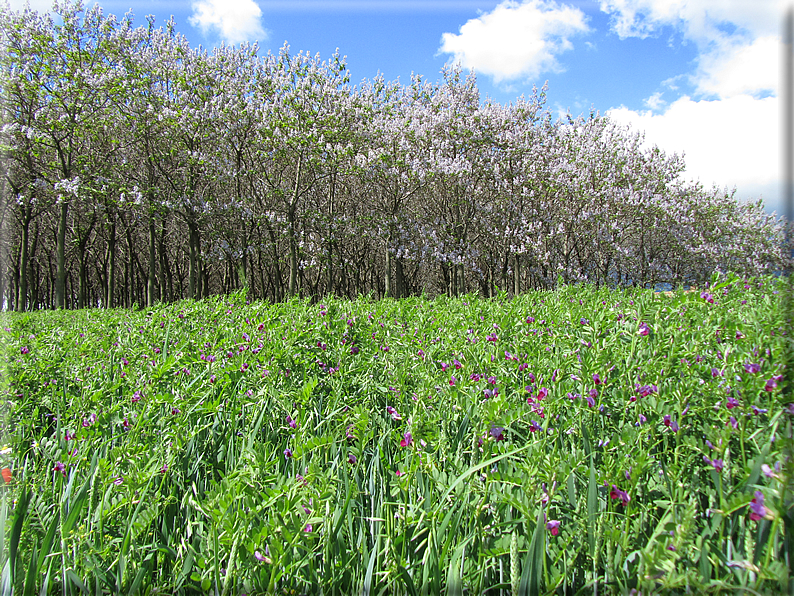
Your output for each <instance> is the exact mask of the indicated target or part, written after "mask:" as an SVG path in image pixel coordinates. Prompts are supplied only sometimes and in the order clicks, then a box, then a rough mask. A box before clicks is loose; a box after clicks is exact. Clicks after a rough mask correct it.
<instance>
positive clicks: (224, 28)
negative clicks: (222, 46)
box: [188, 0, 267, 44]
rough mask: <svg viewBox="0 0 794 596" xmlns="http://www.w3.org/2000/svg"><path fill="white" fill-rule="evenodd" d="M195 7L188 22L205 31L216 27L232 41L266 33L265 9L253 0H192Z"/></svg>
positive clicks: (262, 38)
mask: <svg viewBox="0 0 794 596" xmlns="http://www.w3.org/2000/svg"><path fill="white" fill-rule="evenodd" d="M192 8H193V14H192V15H190V17H189V18H188V22H189V23H190V24H191V25H193V26H194V27H198V28H200V29H201V30H202V31H203V32H204V34H205V35H206V34H207V32H209V31H210V30H217V31H218V33H219V34H220V37H221V38H222V39H224V40H226V41H227V42H228V43H231V44H236V43H240V42H243V41H263V40H264V39H266V37H267V34H266V33H265V30H264V29H263V28H262V24H261V22H260V19H261V17H262V9H261V8H259V6H258V5H257V4H256V2H254V0H193V2H192Z"/></svg>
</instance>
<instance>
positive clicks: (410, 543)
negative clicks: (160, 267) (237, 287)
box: [0, 278, 792, 596]
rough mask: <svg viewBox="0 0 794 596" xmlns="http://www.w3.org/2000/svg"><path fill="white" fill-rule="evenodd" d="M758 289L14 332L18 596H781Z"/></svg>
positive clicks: (771, 293) (149, 316)
mask: <svg viewBox="0 0 794 596" xmlns="http://www.w3.org/2000/svg"><path fill="white" fill-rule="evenodd" d="M746 284H747V286H748V287H747V288H745V280H740V279H733V278H732V279H725V278H723V279H719V280H718V279H716V278H715V280H714V283H713V287H712V288H711V289H710V290H709V292H710V293H711V294H712V295H713V296H714V299H715V302H714V303H713V304H711V303H709V302H707V301H706V300H704V299H703V298H701V296H700V295H699V294H698V293H691V294H686V295H685V294H683V293H682V292H678V293H676V294H675V295H674V296H670V297H666V296H662V295H658V294H654V293H652V292H649V291H644V290H636V291H614V290H608V289H600V290H596V289H594V288H592V287H563V288H561V289H559V290H557V291H554V292H537V293H531V294H527V295H522V296H519V297H516V298H514V299H511V300H508V299H507V298H505V297H501V298H499V299H494V300H483V299H481V298H478V297H475V296H467V297H463V298H460V299H445V298H439V299H436V300H434V301H429V300H425V299H419V298H414V299H406V300H401V301H394V300H384V301H379V302H375V301H371V300H368V299H366V298H361V299H359V300H357V301H354V302H349V301H343V300H337V299H328V300H326V301H324V302H323V303H322V304H312V303H311V302H309V301H299V300H293V301H290V302H288V303H285V304H276V305H270V304H264V303H253V304H250V305H249V304H246V302H245V297H244V295H242V294H236V295H233V296H230V297H225V298H216V299H211V300H206V301H201V302H192V301H184V302H180V303H177V304H172V305H163V306H158V307H157V308H154V309H153V310H151V311H140V312H130V311H124V310H113V311H99V310H84V311H56V312H37V313H31V314H12V315H7V316H5V318H4V323H3V327H4V331H3V332H2V343H3V350H4V354H5V361H6V367H5V370H4V373H3V381H4V383H5V384H6V386H7V388H8V392H7V395H8V400H7V403H6V411H5V414H4V418H3V421H4V423H3V431H4V432H3V438H2V442H3V443H4V451H3V455H0V458H2V459H0V467H8V468H9V469H10V471H11V473H12V475H13V478H12V480H11V482H10V483H8V484H6V485H4V486H3V488H2V499H3V500H2V503H0V507H1V509H0V517H2V518H3V519H0V522H2V523H3V525H4V527H5V528H6V530H5V533H4V540H3V542H2V543H1V544H0V568H2V575H0V594H2V595H5V594H10V593H11V589H12V587H13V593H14V594H25V595H27V594H47V593H59V594H70V595H76V594H81V593H84V594H131V593H141V594H156V593H157V594H198V593H213V594H219V595H221V594H223V595H226V594H234V595H239V594H248V595H249V596H250V595H252V594H264V593H268V592H277V593H283V592H286V593H297V594H319V593H323V594H351V593H356V594H359V593H361V594H411V595H413V594H441V593H444V594H450V595H451V594H482V593H487V594H537V593H542V594H546V593H564V594H577V593H581V594H590V593H594V592H596V591H597V592H598V593H615V594H628V593H629V592H630V591H631V590H632V589H636V590H639V591H642V593H643V594H647V593H652V592H668V593H684V592H687V591H688V592H690V593H692V592H694V593H701V592H702V593H713V594H717V593H734V592H736V591H737V590H741V589H745V590H753V591H755V592H758V593H777V592H780V591H782V590H784V589H787V585H788V581H789V571H788V570H787V568H786V567H785V565H784V563H783V556H784V554H785V552H784V551H785V539H786V535H785V534H784V530H783V520H784V518H785V516H786V514H787V512H788V511H789V509H787V508H789V507H790V503H788V502H786V501H785V498H786V491H785V490H784V487H785V486H787V485H788V483H789V482H790V478H791V469H790V468H791V463H788V464H785V453H784V451H785V450H787V449H790V441H789V440H788V438H787V437H788V435H787V433H789V434H790V428H791V421H792V416H791V415H789V414H788V413H787V410H786V406H787V400H786V399H784V396H783V389H784V383H783V381H782V380H781V381H780V382H779V383H778V386H777V387H771V386H770V387H769V388H770V389H771V390H769V391H768V390H767V385H768V381H769V380H770V379H772V378H773V377H774V376H775V375H780V374H782V367H783V364H784V360H783V358H784V353H785V349H787V341H788V340H787V338H786V337H785V336H784V335H783V334H782V331H783V329H782V326H783V317H782V316H781V307H780V302H781V301H780V298H781V295H782V285H781V284H776V282H775V280H773V279H772V278H764V279H754V280H746ZM778 291H780V294H778V293H777V292H778ZM641 323H645V324H647V325H648V327H649V329H650V331H649V333H648V334H647V335H642V334H640V333H639V330H640V328H641ZM489 336H490V338H489ZM506 353H507V354H506ZM749 364H758V365H759V367H760V370H759V371H758V372H748V371H747V369H746V367H745V365H749ZM458 365H459V366H460V368H456V366H458ZM712 369H716V371H718V372H716V373H713V372H712ZM750 370H754V369H753V368H752V367H751V368H750ZM596 374H597V375H598V378H599V381H601V382H600V383H599V384H596V383H595V381H594V377H593V375H596ZM714 374H717V376H714ZM737 375H738V377H737ZM453 377H454V380H453ZM489 379H491V380H489ZM533 379H534V380H533ZM652 385H653V386H656V388H657V390H656V391H655V392H651V393H649V394H647V395H645V396H641V395H640V392H639V390H638V388H640V387H641V386H652ZM528 386H529V387H530V388H531V389H532V392H531V394H530V393H529V392H528V391H527V387H528ZM494 388H496V389H497V391H498V392H497V393H496V394H495V395H490V396H489V395H486V393H485V390H486V389H487V390H490V391H493V389H494ZM542 388H545V389H546V390H547V392H548V394H547V395H546V396H545V397H544V398H543V399H542V400H540V401H539V400H538V397H539V393H540V392H541V389H542ZM729 388H730V389H729ZM590 390H596V391H597V395H594V396H592V397H591V399H592V400H593V405H592V406H590V405H588V401H587V399H586V398H587V397H588V396H589V395H590V394H589V392H590ZM644 393H647V391H644ZM576 394H578V395H579V397H576ZM530 395H531V397H532V398H533V402H534V403H532V404H530V403H528V401H527V397H528V396H530ZM729 397H732V398H734V399H735V400H737V401H736V405H735V406H734V405H733V402H732V401H731V402H730V405H731V406H732V407H731V408H728V407H727V406H728V405H729V401H728V398H729ZM388 408H393V414H392V410H389V409H388ZM753 408H756V410H754V409H753ZM761 410H765V411H763V412H762V411H761ZM665 416H669V417H670V418H669V420H668V422H669V425H668V424H666V423H665ZM732 417H733V418H732ZM290 420H294V422H295V428H292V427H291V426H290V423H289V422H290ZM676 425H677V426H678V430H677V431H676V430H675V428H676ZM406 433H410V441H408V440H407V439H408V436H407V435H406ZM706 441H708V442H709V443H710V444H711V445H713V447H714V448H713V449H712V448H710V447H708V443H707V442H706ZM401 442H402V443H403V444H404V446H401ZM405 443H409V444H407V445H406V444H405ZM285 452H287V454H291V456H287V454H285ZM704 456H705V457H707V458H708V462H707V461H704ZM715 460H722V462H723V466H722V468H721V469H718V468H719V465H718V464H715V463H712V462H714V461H715ZM784 464H785V465H784ZM776 465H777V466H778V468H777V469H776ZM766 466H768V467H766ZM398 472H399V474H398ZM756 491H760V493H761V494H763V497H764V510H765V511H764V512H763V513H764V514H765V515H764V517H762V518H761V519H758V520H753V519H751V518H750V513H751V511H752V510H751V508H750V506H749V505H750V502H751V499H753V498H754V496H755V495H756ZM756 498H757V497H756ZM550 521H558V522H559V526H558V528H557V529H558V533H556V534H555V533H554V532H553V531H552V528H553V526H554V524H551V525H548V526H547V522H550Z"/></svg>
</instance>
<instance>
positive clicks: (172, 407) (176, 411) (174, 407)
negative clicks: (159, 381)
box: [171, 406, 179, 416]
mask: <svg viewBox="0 0 794 596" xmlns="http://www.w3.org/2000/svg"><path fill="white" fill-rule="evenodd" d="M177 414H179V408H177V407H176V406H171V415H172V416H176V415H177Z"/></svg>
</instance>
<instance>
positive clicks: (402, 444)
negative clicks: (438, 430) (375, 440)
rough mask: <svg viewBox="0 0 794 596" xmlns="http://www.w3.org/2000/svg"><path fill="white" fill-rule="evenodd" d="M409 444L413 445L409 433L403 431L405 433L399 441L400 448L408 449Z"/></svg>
mask: <svg viewBox="0 0 794 596" xmlns="http://www.w3.org/2000/svg"><path fill="white" fill-rule="evenodd" d="M411 443H413V437H411V431H405V433H403V438H402V439H400V447H409V446H410V445H411Z"/></svg>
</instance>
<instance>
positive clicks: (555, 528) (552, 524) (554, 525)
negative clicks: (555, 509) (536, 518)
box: [546, 519, 560, 536]
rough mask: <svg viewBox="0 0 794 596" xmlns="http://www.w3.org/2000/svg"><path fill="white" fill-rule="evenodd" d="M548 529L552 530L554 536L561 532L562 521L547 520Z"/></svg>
mask: <svg viewBox="0 0 794 596" xmlns="http://www.w3.org/2000/svg"><path fill="white" fill-rule="evenodd" d="M546 529H547V530H548V531H549V532H551V535H552V536H556V535H557V534H559V533H560V522H559V520H556V519H552V520H549V521H547V522H546Z"/></svg>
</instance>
